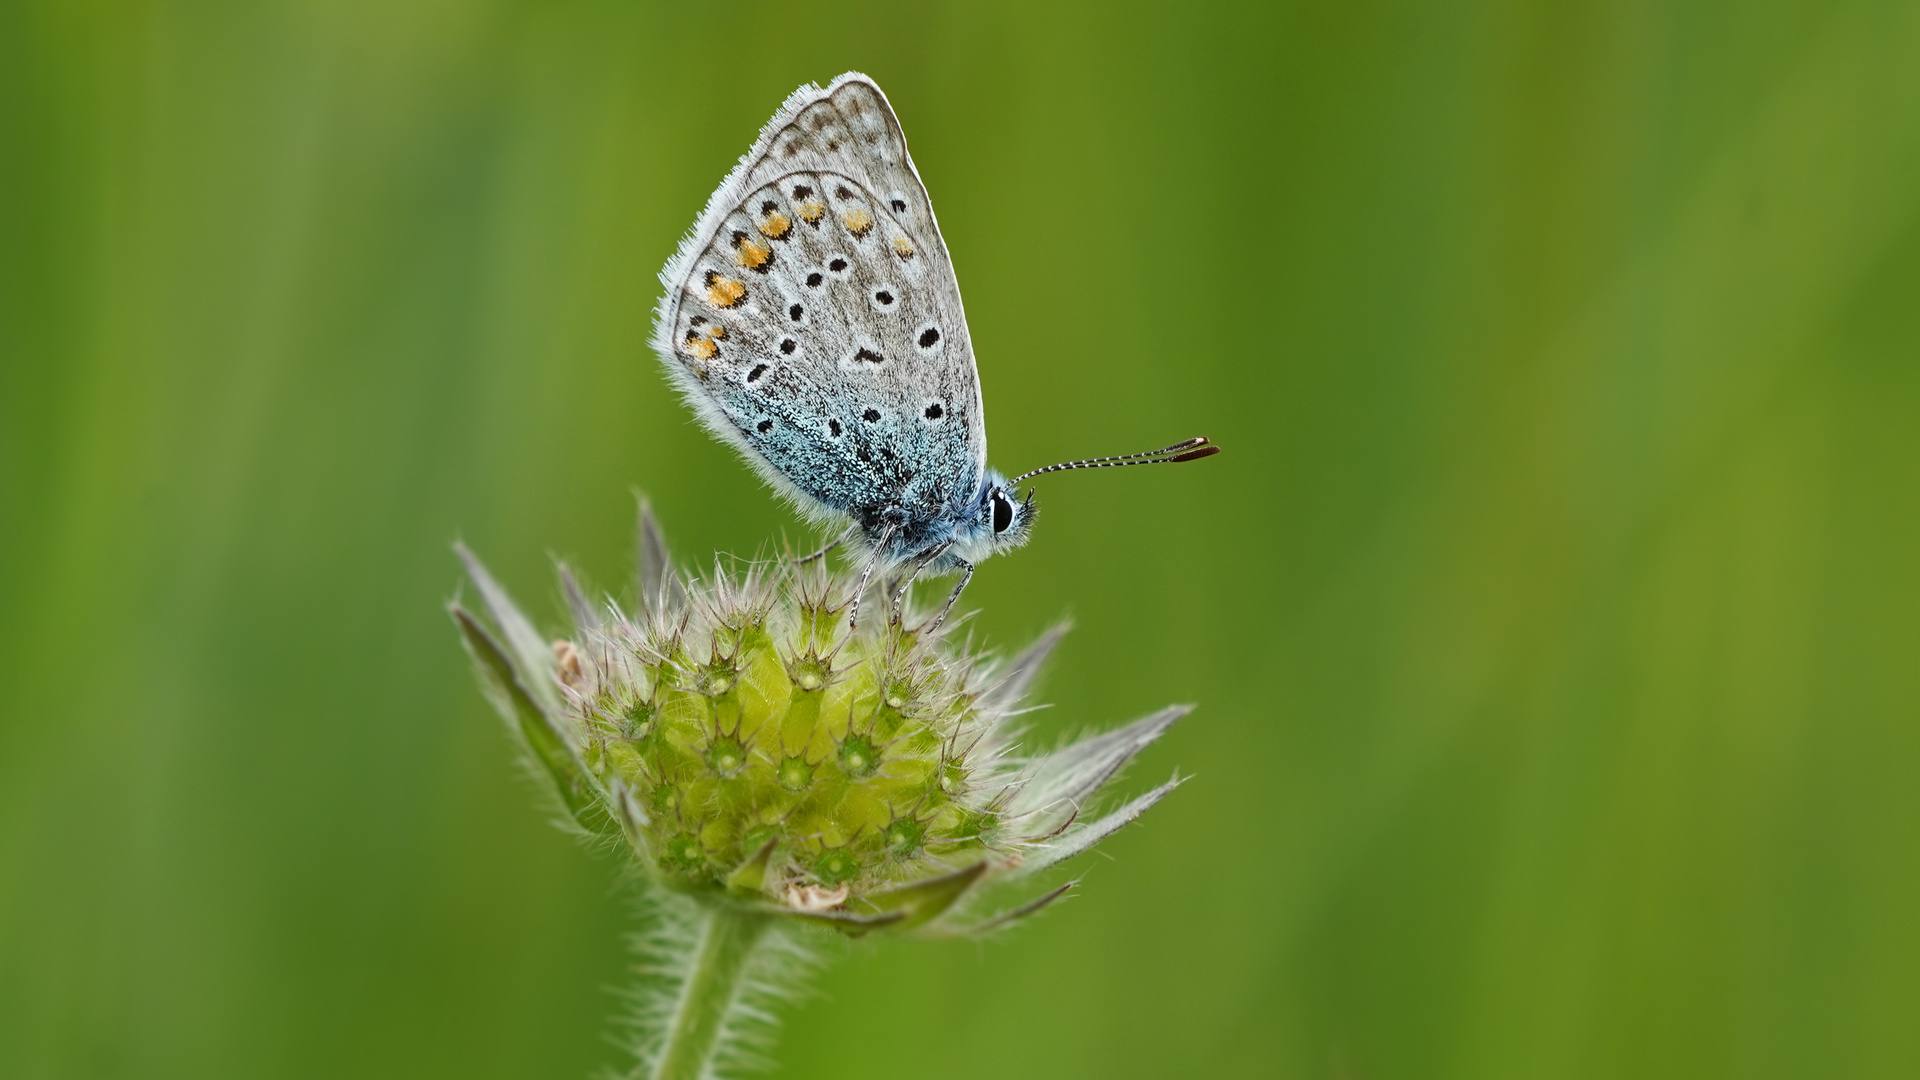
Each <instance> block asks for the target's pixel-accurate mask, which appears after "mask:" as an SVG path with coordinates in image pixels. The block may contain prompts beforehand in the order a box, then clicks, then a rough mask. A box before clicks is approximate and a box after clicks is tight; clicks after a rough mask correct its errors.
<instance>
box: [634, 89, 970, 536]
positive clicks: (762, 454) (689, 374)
mask: <svg viewBox="0 0 1920 1080" xmlns="http://www.w3.org/2000/svg"><path fill="white" fill-rule="evenodd" d="M661 280H662V283H663V284H664V285H665V286H666V295H665V296H664V297H663V298H662V300H661V303H660V309H659V312H658V315H657V319H656V324H655V337H654V347H655V349H656V350H657V351H658V352H659V353H660V355H661V357H662V358H663V360H664V361H665V362H666V366H667V370H668V372H669V373H670V375H671V376H672V378H673V379H674V381H675V383H676V384H677V385H678V386H679V388H680V390H681V392H682V394H683V395H684V396H685V397H686V399H687V400H688V402H689V403H690V404H691V405H692V406H693V408H694V411H695V413H696V414H697V415H698V416H699V417H700V419H701V420H702V421H703V422H704V423H705V424H706V425H707V427H708V428H710V429H711V430H712V431H713V432H714V433H715V434H716V435H718V436H719V437H720V438H722V439H724V440H725V441H727V442H728V443H730V444H732V445H733V446H734V447H736V448H737V449H739V450H740V452H741V453H742V455H743V456H745V457H746V458H747V460H748V461H749V462H750V463H752V464H753V465H754V467H755V468H756V469H757V470H758V471H759V472H760V473H761V474H762V475H763V476H765V477H766V478H767V479H768V481H769V482H771V483H772V484H773V485H774V486H775V487H776V488H777V489H778V490H780V491H781V492H782V493H784V494H786V495H787V496H788V497H789V498H791V499H792V500H793V501H794V502H795V504H796V505H798V506H799V507H800V508H801V509H802V510H803V511H806V512H809V513H812V514H814V515H816V516H822V517H831V516H836V515H850V516H852V517H853V518H855V520H856V521H860V522H862V523H863V524H867V525H869V526H871V525H872V524H873V521H874V515H875V514H876V513H879V512H882V511H889V510H891V511H892V512H893V513H894V515H895V516H904V518H905V520H906V521H907V522H908V523H909V524H911V525H914V526H916V528H914V529H913V531H914V532H917V533H923V534H924V533H927V532H928V530H929V529H932V530H933V531H934V532H937V531H938V523H939V522H940V521H942V520H948V519H950V518H951V516H952V515H953V514H955V513H957V512H960V509H961V508H963V507H965V506H967V505H970V503H971V501H972V499H973V497H974V496H975V494H976V492H977V490H978V487H979V484H980V482H981V476H982V475H983V473H984V470H985V468H986V435H985V425H984V417H983V416H982V414H981V407H980V391H979V382H978V378H977V376H976V374H975V371H974V362H973V349H972V346H971V343H970V341H969V339H968V335H967V324H966V316H965V313H964V312H963V310H962V308H961V305H960V290H959V287H958V285H957V284H956V283H955V280H954V275H953V265H952V262H951V260H950V259H949V258H948V255H947V249H946V244H945V243H943V242H942V240H941V238H940V230H939V226H938V225H937V223H936V222H935V220H934V216H933V206H932V204H931V203H930V202H929V200H928V198H927V193H926V188H925V186H924V185H923V184H922V183H921V182H920V177H919V174H918V172H916V171H915V169H914V167H913V161H912V159H911V158H910V157H909V156H908V155H907V147H906V140H905V138H904V137H903V136H902V134H901V132H900V124H899V121H898V120H897V119H896V118H895V117H894V114H893V109H892V108H891V107H890V106H889V105H888V104H887V100H886V97H885V96H884V95H882V94H881V93H880V90H879V88H878V87H876V86H874V85H873V83H872V82H871V81H870V80H868V79H867V78H866V77H865V76H863V75H858V74H854V73H849V74H846V75H842V76H841V77H840V78H838V79H835V80H834V81H833V83H832V84H831V85H829V86H828V87H827V88H826V89H825V90H821V89H819V88H818V87H813V86H807V87H803V88H801V89H800V90H799V91H797V92H795V93H794V94H793V95H792V96H791V97H790V98H788V100H787V102H786V104H785V105H783V106H782V107H781V109H780V111H779V113H778V114H776V115H775V116H774V118H773V120H772V121H771V122H769V123H768V125H767V126H766V128H765V129H764V130H762V132H761V133H760V137H759V139H757V140H756V141H755V142H754V145H753V149H752V150H750V151H749V152H748V154H747V155H746V157H744V158H742V159H741V162H740V165H739V166H738V167H737V168H735V169H734V171H733V172H732V173H731V174H730V175H729V176H728V177H727V179H726V181H725V182H724V183H722V184H721V185H720V188H719V190H718V191H716V192H715V193H714V195H713V198H712V199H711V200H710V201H709V203H708V205H707V209H706V211H705V212H704V213H703V214H702V215H701V217H700V220H699V221H698V222H697V223H696V224H695V226H694V230H693V232H692V234H690V235H689V236H688V237H687V239H686V241H685V242H684V243H682V245H681V247H680V250H679V252H678V253H677V254H676V255H675V256H674V258H673V259H672V261H670V262H669V263H668V264H667V267H666V269H665V271H663V272H662V274H661ZM940 538H941V537H939V536H937V535H935V536H934V537H933V539H934V540H936V541H937V540H938V539H940Z"/></svg>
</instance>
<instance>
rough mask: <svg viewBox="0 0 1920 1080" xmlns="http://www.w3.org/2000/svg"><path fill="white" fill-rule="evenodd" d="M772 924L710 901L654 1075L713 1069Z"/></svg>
mask: <svg viewBox="0 0 1920 1080" xmlns="http://www.w3.org/2000/svg"><path fill="white" fill-rule="evenodd" d="M771 924H772V919H771V918H769V917H768V916H765V915H755V914H752V913H750V912H745V911H737V910H734V909H731V908H728V907H726V906H724V905H721V904H712V905H708V906H707V909H706V911H705V912H704V914H703V916H702V920H701V927H700V944H699V946H698V947H697V948H696V949H695V950H694V954H693V962H692V964H691V965H689V966H688V968H687V981H686V982H685V983H684V984H682V985H681V987H680V1001H679V1003H678V1004H677V1005H676V1006H675V1007H674V1010H673V1016H672V1018H671V1019H670V1020H668V1022H667V1030H666V1043H665V1045H664V1046H662V1047H661V1050H660V1057H659V1060H658V1062H657V1063H656V1064H655V1065H654V1068H653V1077H652V1080H703V1078H705V1077H708V1076H711V1075H712V1073H711V1068H712V1065H713V1059H714V1055H715V1054H716V1053H717V1052H718V1051H719V1049H720V1046H721V1042H722V1035H724V1034H725V1032H726V1027H727V1015H728V1014H729V1013H731V1012H732V1011H733V1009H734V1007H735V1006H736V1005H737V1004H738V1003H739V1000H740V991H741V987H742V984H743V982H744V977H745V975H746V973H747V967H748V965H749V964H750V963H751V962H752V960H753V952H754V949H755V948H757V947H758V946H759V944H760V942H761V939H762V938H764V937H765V936H766V933H767V930H768V929H769V927H770V926H771Z"/></svg>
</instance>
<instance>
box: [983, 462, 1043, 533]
mask: <svg viewBox="0 0 1920 1080" xmlns="http://www.w3.org/2000/svg"><path fill="white" fill-rule="evenodd" d="M1038 512H1039V511H1038V508H1036V507H1035V506H1034V505H1033V491H1032V490H1031V489H1029V490H1028V491H1027V497H1026V498H1024V499H1022V498H1020V493H1019V492H1018V491H1016V490H1014V487H1013V485H1012V484H1010V483H1008V482H1007V479H1006V477H1004V476H1001V475H1000V474H999V473H997V472H991V471H990V472H988V473H987V485H986V487H985V488H984V489H982V490H981V492H980V510H979V514H980V516H979V523H978V525H977V526H976V529H977V535H978V536H979V537H980V539H981V540H982V541H983V542H984V545H985V547H986V548H987V551H988V552H997V551H1011V550H1013V549H1014V548H1017V547H1019V546H1020V545H1022V544H1024V543H1026V542H1027V537H1028V536H1029V535H1031V534H1032V531H1033V515H1034V514H1036V513H1038Z"/></svg>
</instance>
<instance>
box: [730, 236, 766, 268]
mask: <svg viewBox="0 0 1920 1080" xmlns="http://www.w3.org/2000/svg"><path fill="white" fill-rule="evenodd" d="M733 258H734V261H735V262H738V263H739V264H740V265H741V266H744V267H746V268H747V269H749V270H758V269H760V268H761V267H763V266H765V265H767V263H768V262H769V261H770V260H772V258H773V249H772V248H770V247H768V246H767V245H765V244H761V243H756V242H754V241H752V240H742V241H741V242H740V246H739V247H737V248H735V249H734V252H733Z"/></svg>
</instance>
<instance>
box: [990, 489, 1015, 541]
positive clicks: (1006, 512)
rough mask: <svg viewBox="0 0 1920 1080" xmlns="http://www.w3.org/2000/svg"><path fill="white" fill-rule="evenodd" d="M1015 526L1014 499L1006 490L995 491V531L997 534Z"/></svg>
mask: <svg viewBox="0 0 1920 1080" xmlns="http://www.w3.org/2000/svg"><path fill="white" fill-rule="evenodd" d="M1012 527H1013V501H1012V500H1011V499H1008V498H1007V493H1006V492H1004V491H996V492H994V493H993V531H994V533H995V534H996V535H997V534H999V533H1003V532H1006V531H1007V530H1008V529H1010V528H1012Z"/></svg>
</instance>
